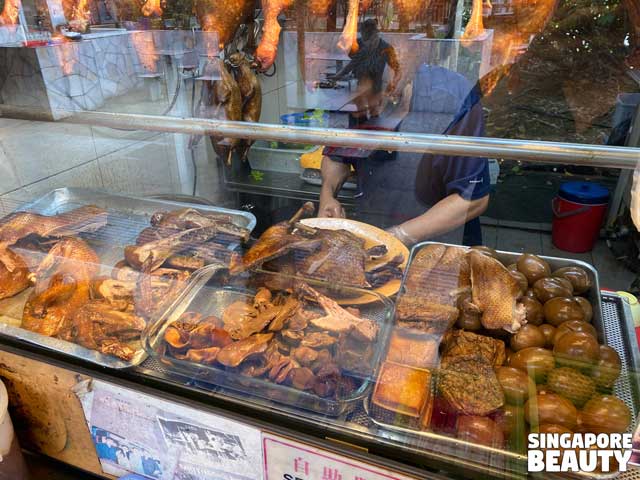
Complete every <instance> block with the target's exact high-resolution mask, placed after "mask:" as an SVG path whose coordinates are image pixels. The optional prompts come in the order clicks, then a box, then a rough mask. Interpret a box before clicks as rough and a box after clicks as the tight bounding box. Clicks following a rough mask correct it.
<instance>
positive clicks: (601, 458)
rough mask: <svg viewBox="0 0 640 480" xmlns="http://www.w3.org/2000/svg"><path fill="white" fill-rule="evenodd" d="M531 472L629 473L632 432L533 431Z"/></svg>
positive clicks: (528, 455) (529, 458)
mask: <svg viewBox="0 0 640 480" xmlns="http://www.w3.org/2000/svg"><path fill="white" fill-rule="evenodd" d="M528 443H529V451H528V453H527V460H528V467H529V472H574V473H578V472H602V473H610V472H626V471H627V463H628V462H629V459H630V458H631V453H632V452H631V445H632V440H631V434H629V433H612V434H605V433H600V434H595V433H585V434H579V433H530V434H529V436H528Z"/></svg>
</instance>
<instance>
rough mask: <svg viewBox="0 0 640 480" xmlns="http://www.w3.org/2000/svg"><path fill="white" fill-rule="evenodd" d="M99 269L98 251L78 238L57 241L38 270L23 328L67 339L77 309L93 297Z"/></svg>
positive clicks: (28, 300) (24, 314)
mask: <svg viewBox="0 0 640 480" xmlns="http://www.w3.org/2000/svg"><path fill="white" fill-rule="evenodd" d="M99 269H100V259H99V257H98V255H97V254H96V252H95V251H94V250H93V249H92V248H91V247H90V246H89V245H88V244H87V243H86V242H84V241H83V240H80V239H79V238H74V237H70V238H65V239H63V240H61V241H60V242H58V243H57V244H56V245H55V246H54V247H53V248H52V249H51V250H50V251H49V253H48V254H47V256H46V257H45V259H44V260H43V261H42V262H41V263H40V265H39V267H38V269H37V271H36V273H35V288H34V291H33V292H32V293H31V294H30V295H29V298H28V299H27V302H26V304H25V307H24V312H23V317H22V327H23V328H25V329H27V330H31V331H33V332H36V333H40V334H42V335H46V336H58V337H61V338H63V339H64V338H68V335H69V332H70V327H71V320H72V318H73V315H74V314H75V312H76V310H78V309H79V308H80V307H81V306H82V305H84V304H85V303H87V302H88V301H89V299H90V297H91V282H92V279H93V278H94V277H95V276H96V275H97V273H98V271H99Z"/></svg>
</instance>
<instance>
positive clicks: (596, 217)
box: [551, 182, 609, 253]
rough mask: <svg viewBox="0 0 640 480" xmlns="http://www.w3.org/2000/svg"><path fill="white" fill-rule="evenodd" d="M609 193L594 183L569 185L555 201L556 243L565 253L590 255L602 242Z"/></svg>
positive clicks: (553, 239)
mask: <svg viewBox="0 0 640 480" xmlns="http://www.w3.org/2000/svg"><path fill="white" fill-rule="evenodd" d="M608 200H609V191H608V190H607V189H606V188H604V187H603V186H602V185H598V184H597V183H590V182H567V183H564V184H562V185H561V186H560V191H559V192H558V196H557V197H555V198H554V199H553V200H552V205H551V208H552V210H553V224H552V230H551V231H552V235H551V238H552V241H553V244H554V245H555V246H556V247H558V248H559V249H561V250H565V251H567V252H573V253H583V252H589V251H591V250H592V249H593V246H594V245H595V243H596V240H597V239H598V234H599V232H600V226H601V225H602V221H603V220H604V215H605V213H606V211H607V203H608Z"/></svg>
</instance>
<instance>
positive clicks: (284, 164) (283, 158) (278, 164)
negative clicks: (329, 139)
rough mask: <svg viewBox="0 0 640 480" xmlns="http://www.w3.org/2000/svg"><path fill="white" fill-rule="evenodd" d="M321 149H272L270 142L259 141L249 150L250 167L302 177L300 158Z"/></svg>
mask: <svg viewBox="0 0 640 480" xmlns="http://www.w3.org/2000/svg"><path fill="white" fill-rule="evenodd" d="M279 145H280V144H278V146H279ZM319 148H320V147H318V146H316V147H314V148H313V150H309V149H293V148H272V147H271V146H270V144H269V143H268V142H262V141H258V142H256V143H255V144H254V145H253V146H252V147H251V149H250V150H249V155H248V157H249V165H250V166H251V168H252V169H253V170H262V171H265V172H281V173H295V174H297V175H300V174H301V173H302V170H303V169H302V167H301V165H300V157H302V155H304V154H305V153H310V152H312V151H315V150H317V149H319Z"/></svg>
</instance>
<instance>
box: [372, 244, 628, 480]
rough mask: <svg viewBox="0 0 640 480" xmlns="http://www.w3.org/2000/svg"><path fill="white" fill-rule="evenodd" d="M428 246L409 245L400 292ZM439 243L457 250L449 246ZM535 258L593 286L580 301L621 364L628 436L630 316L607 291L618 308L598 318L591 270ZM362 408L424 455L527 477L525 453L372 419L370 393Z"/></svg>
mask: <svg viewBox="0 0 640 480" xmlns="http://www.w3.org/2000/svg"><path fill="white" fill-rule="evenodd" d="M434 243H437V242H422V243H420V244H417V245H415V246H414V247H413V249H412V250H411V255H410V256H409V262H408V263H407V268H406V269H405V274H404V276H403V280H402V286H401V289H400V292H402V291H403V289H404V283H405V280H406V276H407V272H408V271H409V268H410V267H411V262H412V260H413V257H414V256H415V254H416V253H417V252H418V251H419V250H420V249H421V248H423V247H424V246H426V245H430V244H434ZM445 245H450V246H459V245H451V244H445ZM497 253H498V258H499V260H500V261H501V262H503V263H504V264H505V265H508V264H510V263H514V262H515V260H516V259H517V258H518V257H519V256H520V255H521V253H514V252H504V251H498V252H497ZM540 257H541V258H543V259H544V260H546V261H547V262H549V265H550V266H551V268H552V270H555V269H557V268H561V267H566V266H579V267H582V268H584V269H585V270H586V271H587V273H588V274H589V276H590V278H591V281H592V282H593V286H592V288H591V289H590V291H589V294H588V295H586V298H587V299H589V301H590V302H591V304H592V307H593V325H594V326H595V328H596V330H597V332H598V337H599V340H600V342H602V343H604V344H606V345H609V346H611V347H612V348H615V350H616V351H617V352H618V354H619V355H620V359H621V362H622V371H621V375H620V378H619V379H618V381H617V383H616V385H615V387H614V393H615V395H616V396H618V397H619V398H620V399H622V400H623V401H624V402H625V403H626V404H627V406H628V407H629V409H630V411H631V414H632V421H631V425H630V427H629V430H628V431H629V433H631V432H632V430H633V428H634V426H635V424H636V418H635V417H636V414H637V412H638V411H639V409H640V385H639V383H638V382H639V379H638V376H637V375H636V373H637V372H638V366H639V365H640V363H639V361H640V353H639V351H638V344H637V341H636V339H635V331H634V329H633V327H632V325H629V324H628V322H625V319H631V318H632V317H631V313H630V310H629V306H628V305H626V304H625V302H624V301H623V300H622V299H621V298H620V297H619V296H618V295H615V294H610V293H607V294H606V295H607V296H608V297H616V298H617V299H618V301H619V305H620V307H619V308H620V309H621V310H622V311H617V310H616V311H611V312H606V313H607V314H606V315H604V314H603V309H602V305H603V304H602V298H601V293H600V284H599V281H598V273H597V271H596V270H595V268H594V267H593V266H591V265H589V264H588V263H586V262H582V261H579V260H572V259H565V258H556V257H548V256H544V255H540ZM605 308H607V309H609V310H613V309H616V304H614V303H607V304H605ZM363 407H364V411H365V413H366V415H367V416H368V417H369V420H370V421H371V422H372V423H373V424H374V425H376V426H377V427H378V428H379V429H381V430H382V431H388V432H390V433H392V434H394V436H395V437H397V436H400V437H401V438H402V439H403V441H404V443H409V444H415V445H417V446H420V447H422V448H424V449H425V450H428V451H430V452H437V453H438V455H439V456H442V457H445V458H446V459H447V460H448V461H449V462H451V463H455V462H456V461H459V460H460V459H462V458H464V460H465V462H471V463H473V464H476V465H478V466H479V467H478V470H480V471H482V469H483V468H485V467H486V473H487V474H490V473H489V472H491V471H496V470H498V471H504V472H505V473H507V472H508V473H511V474H522V475H526V474H527V456H526V455H523V454H521V453H517V452H513V451H510V450H506V449H496V448H491V447H485V446H482V445H477V444H472V443H469V442H465V441H462V440H459V439H456V438H454V437H450V436H446V435H443V434H439V433H434V432H429V431H418V430H414V429H410V428H405V427H400V426H397V425H393V424H391V423H388V422H385V421H383V420H380V419H377V418H375V416H374V415H372V413H373V409H374V408H375V406H373V405H371V396H370V395H369V396H367V398H365V400H364V402H363ZM565 475H566V474H565ZM574 476H575V477H577V478H589V479H599V480H605V479H609V478H615V477H616V476H618V474H617V473H613V474H592V473H580V474H576V475H574Z"/></svg>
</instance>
